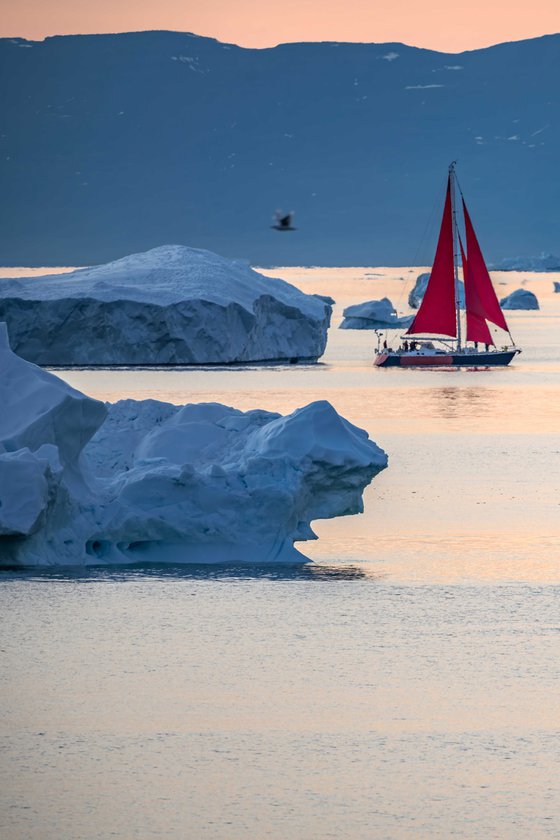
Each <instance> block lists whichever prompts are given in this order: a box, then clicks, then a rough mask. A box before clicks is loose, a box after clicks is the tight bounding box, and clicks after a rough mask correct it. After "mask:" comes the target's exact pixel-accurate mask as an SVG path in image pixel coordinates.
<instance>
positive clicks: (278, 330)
mask: <svg viewBox="0 0 560 840" xmlns="http://www.w3.org/2000/svg"><path fill="white" fill-rule="evenodd" d="M330 314H331V308H330V306H329V305H328V304H325V302H324V301H321V300H319V299H318V298H317V297H315V296H314V295H306V294H305V293H303V292H301V291H300V290H299V289H296V288H295V287H294V286H292V285H290V284H289V283H286V282H285V281H284V280H279V279H276V278H271V277H264V276H263V275H261V274H259V273H257V272H256V271H253V270H252V269H251V268H249V267H248V266H247V265H245V264H244V263H241V262H236V261H233V260H229V259H226V258H224V257H220V256H218V255H217V254H213V253H211V252H210V251H203V250H199V249H195V248H188V247H186V246H182V245H165V246H162V247H160V248H154V249H153V250H151V251H146V252H145V253H141V254H132V255H131V256H128V257H124V258H123V259H120V260H116V261H115V262H110V263H107V264H106V265H100V266H94V267H93V268H86V269H79V270H78V271H74V272H71V273H66V274H50V275H45V276H42V277H24V278H21V277H20V278H14V279H9V280H4V281H2V282H1V283H0V320H3V321H6V322H7V324H8V327H9V331H10V340H11V344H12V347H13V349H14V351H15V352H16V353H18V354H19V355H20V356H22V357H23V358H25V359H28V360H29V361H32V362H35V363H36V364H41V365H61V366H64V365H85V366H87V365H170V364H175V365H193V364H197V365H200V364H228V363H235V362H265V361H292V360H303V359H305V360H315V359H317V358H319V356H321V355H322V354H323V352H324V350H325V345H326V341H327V329H328V326H329V322H330Z"/></svg>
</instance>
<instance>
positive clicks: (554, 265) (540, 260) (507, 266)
mask: <svg viewBox="0 0 560 840" xmlns="http://www.w3.org/2000/svg"><path fill="white" fill-rule="evenodd" d="M490 268H492V269H493V270H494V271H560V257H555V256H554V254H541V255H540V257H507V258H506V259H504V260H501V261H500V262H497V263H493V264H492V265H491V266H490Z"/></svg>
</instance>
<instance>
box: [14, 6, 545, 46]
mask: <svg viewBox="0 0 560 840" xmlns="http://www.w3.org/2000/svg"><path fill="white" fill-rule="evenodd" d="M3 7H4V8H3V10H2V20H1V22H0V35H2V36H4V37H14V36H20V37H24V38H29V39H35V40H40V39H42V38H44V37H46V36H48V35H56V34H58V35H61V34H73V33H93V32H126V31H134V30H145V29H173V30H178V31H186V32H194V33H196V34H198V35H208V36H211V37H214V38H218V39H219V40H221V41H226V42H230V43H235V44H240V45H241V46H246V47H269V46H274V45H275V44H278V43H283V42H287V41H377V42H380V41H403V42H404V43H407V44H412V45H415V46H421V47H429V48H432V49H438V50H443V51H449V52H460V51H461V50H465V49H476V48H477V47H483V46H488V45H490V44H495V43H498V42H500V41H512V40H519V39H522V38H530V37H535V36H538V35H543V34H545V33H552V32H558V31H560V0H533V2H531V3H527V2H523V3H521V2H519V0H513V2H512V0H493V2H489V0H468V2H465V0H457V2H455V3H453V4H451V3H450V2H449V0H393V2H389V0H344V2H341V0H322V1H320V0H281V1H279V2H270V1H269V2H267V1H266V0H157V1H156V2H154V0H96V1H95V2H92V0H18V2H15V0H8V2H5V3H4V4H3Z"/></svg>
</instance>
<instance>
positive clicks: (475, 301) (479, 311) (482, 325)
mask: <svg viewBox="0 0 560 840" xmlns="http://www.w3.org/2000/svg"><path fill="white" fill-rule="evenodd" d="M459 246H460V248H461V262H462V263H463V281H464V283H465V309H466V310H467V341H482V342H483V343H484V344H494V341H493V339H492V335H491V333H490V330H489V329H488V324H487V323H486V318H485V315H484V307H483V306H482V303H481V301H480V298H479V296H478V290H477V286H476V283H474V282H473V281H472V278H471V277H470V276H469V268H470V266H469V263H468V262H467V258H466V256H465V251H464V249H463V243H462V242H461V237H459Z"/></svg>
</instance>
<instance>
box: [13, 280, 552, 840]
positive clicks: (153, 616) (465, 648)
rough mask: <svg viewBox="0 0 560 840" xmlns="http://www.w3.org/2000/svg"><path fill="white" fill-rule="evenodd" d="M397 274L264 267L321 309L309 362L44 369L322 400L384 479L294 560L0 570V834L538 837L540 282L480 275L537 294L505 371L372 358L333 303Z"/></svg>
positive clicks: (141, 391)
mask: <svg viewBox="0 0 560 840" xmlns="http://www.w3.org/2000/svg"><path fill="white" fill-rule="evenodd" d="M420 270H421V269H417V268H398V269H395V268H391V269H383V268H355V269H324V268H300V269H294V268H290V269H276V270H271V271H267V272H266V273H268V274H270V275H276V276H281V277H284V278H285V279H287V280H289V281H290V282H293V283H295V284H296V285H298V286H299V287H300V288H302V289H304V290H305V291H309V292H318V293H322V294H329V295H332V296H333V297H334V298H335V300H336V301H337V305H336V307H335V311H334V316H333V327H332V328H331V331H330V337H329V344H328V348H327V352H326V354H325V356H324V358H323V359H322V360H321V362H320V364H318V365H313V366H312V365H309V366H288V367H282V366H278V367H266V368H265V367H255V368H234V369H217V368H211V369H204V370H150V371H136V370H128V371H126V370H124V371H97V370H96V371H92V370H89V371H87V370H73V371H57V374H58V375H61V376H63V378H65V379H66V380H67V381H68V382H70V383H71V384H72V385H74V386H75V387H77V388H80V389H81V390H83V391H85V392H86V393H88V394H90V395H92V396H95V397H97V398H100V399H105V400H111V401H113V400H117V399H120V398H122V397H135V398H138V399H142V398H146V397H151V398H156V399H161V400H167V401H170V402H174V403H178V404H181V403H185V402H199V401H220V402H224V403H227V404H229V405H233V406H236V407H238V408H241V409H249V408H256V407H259V408H266V409H269V410H274V411H281V412H284V413H286V412H289V411H291V410H293V409H294V408H296V407H298V406H301V405H303V404H305V403H307V402H310V401H311V400H315V399H328V400H330V402H332V404H333V405H334V406H335V408H336V409H337V410H338V411H339V412H340V413H341V414H343V415H344V416H345V417H347V418H348V419H349V420H351V421H352V422H354V423H356V424H358V425H359V426H362V427H363V428H365V429H367V430H368V432H369V434H370V436H371V437H372V438H373V439H374V440H375V441H376V442H377V443H378V444H379V445H380V446H382V447H383V448H384V449H385V450H386V451H387V452H388V454H389V467H388V469H387V470H385V471H384V472H383V473H381V474H380V475H379V476H378V477H377V478H376V479H375V480H374V482H373V484H372V485H371V486H370V487H369V488H368V489H367V490H366V492H365V494H364V501H365V511H364V513H363V514H362V515H359V516H353V517H346V518H340V519H335V520H330V521H325V522H316V523H315V524H314V529H315V531H316V533H317V535H318V537H319V539H318V540H317V541H316V542H308V543H302V544H299V546H298V547H299V548H300V549H301V550H303V552H304V553H305V554H307V555H308V556H309V557H310V558H312V560H313V561H314V562H313V564H311V565H309V566H303V567H301V568H282V567H262V568H255V567H245V568H244V567H239V568H231V567H229V568H228V567H222V566H216V567H210V568H208V567H204V568H201V567H188V566H183V567H165V566H160V567H151V568H136V569H124V568H122V569H112V570H103V569H89V570H87V571H86V572H76V573H74V574H69V573H67V572H50V573H44V574H37V573H36V572H35V573H11V572H10V573H8V572H7V573H2V574H0V624H1V628H2V629H1V643H0V656H1V659H0V663H1V669H0V704H1V709H2V715H1V717H0V791H1V792H0V836H1V837H2V838H3V840H15V838H17V840H19V839H20V838H22V840H23V838H25V839H26V840H27V838H30V839H31V838H32V840H51V838H52V840H55V838H56V840H78V838H88V840H89V838H103V840H105V838H118V839H119V840H125V838H142V840H147V838H155V837H162V838H193V840H198V838H209V840H242V838H243V840H246V838H256V839H257V840H260V838H265V837H266V838H272V840H286V838H291V839H292V840H324V839H325V838H331V837H332V838H337V840H372V838H374V840H378V838H379V840H381V838H387V840H399V838H407V839H408V838H442V840H443V838H450V837H457V838H477V840H478V838H480V840H483V839H484V840H490V839H491V838H496V840H503V839H504V838H508V840H510V838H527V837H531V838H541V837H542V838H560V737H559V736H560V692H559V690H558V685H559V677H560V674H559V670H560V548H559V547H560V517H559V506H560V492H559V490H560V435H559V428H560V399H559V394H560V387H559V386H560V294H556V295H555V294H553V281H554V280H560V274H539V275H537V274H529V273H525V272H522V273H517V272H516V273H512V272H508V273H494V274H493V278H494V282H495V284H496V288H497V291H498V294H499V296H500V297H502V296H504V295H505V294H507V293H509V292H510V291H511V290H513V289H515V288H519V287H524V288H527V289H530V290H531V291H534V292H535V293H536V294H537V297H538V298H539V301H540V304H541V309H540V311H538V312H510V313H507V317H508V320H509V322H510V325H511V330H512V333H513V335H514V337H515V339H516V342H517V343H518V344H519V346H521V347H522V348H523V352H522V354H521V355H520V356H518V357H517V358H516V359H515V360H514V363H513V364H512V365H511V366H510V367H508V368H505V369H502V370H499V369H497V370H447V371H443V370H436V371H428V370H416V371H415V370H398V369H388V370H379V369H375V368H374V367H373V366H372V358H373V350H374V347H375V344H376V338H375V335H374V334H373V333H371V332H367V331H345V330H339V329H337V327H338V324H339V323H340V320H341V316H342V309H343V307H344V306H347V305H349V304H351V303H358V302H361V301H364V300H369V299H373V298H379V297H382V296H384V295H387V296H388V297H390V298H391V300H392V301H393V303H395V304H396V306H397V308H398V309H399V310H400V311H402V312H403V313H406V312H407V311H408V307H407V305H406V299H407V295H408V291H409V290H410V288H411V286H412V284H413V282H414V279H415V277H416V275H417V274H418V273H419V271H420ZM15 273H16V272H15V271H14V270H13V269H3V270H2V272H1V274H2V275H4V276H8V275H11V276H13V275H14V274H15ZM25 273H30V272H28V271H26V272H25Z"/></svg>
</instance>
